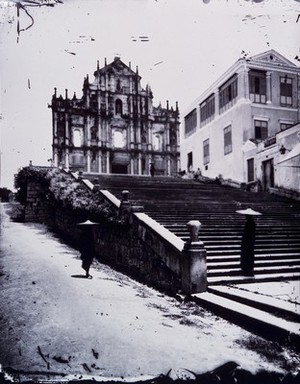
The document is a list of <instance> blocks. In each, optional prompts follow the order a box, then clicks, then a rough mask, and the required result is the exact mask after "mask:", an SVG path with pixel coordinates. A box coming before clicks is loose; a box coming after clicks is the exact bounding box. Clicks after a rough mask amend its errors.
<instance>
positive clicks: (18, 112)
mask: <svg viewBox="0 0 300 384" xmlns="http://www.w3.org/2000/svg"><path fill="white" fill-rule="evenodd" d="M35 1H37V0H35ZM40 1H41V0H40ZM51 1H54V0H51ZM21 3H22V4H24V5H25V2H22V1H21ZM26 9H27V12H28V13H29V14H30V16H31V17H32V18H33V21H34V24H33V25H32V27H30V28H29V29H27V30H26V31H22V32H21V33H20V36H19V38H18V34H17V23H18V21H19V28H20V29H21V30H22V29H26V28H27V27H28V26H29V25H30V24H31V23H32V19H31V17H30V16H29V15H28V14H26V12H25V11H24V10H23V9H20V14H19V17H17V7H16V0H15V1H4V0H0V75H1V136H0V139H1V141H0V145H1V147H0V151H1V181H0V186H2V187H8V188H13V175H14V174H15V173H16V172H17V170H18V169H19V168H21V167H23V166H26V165H28V164H29V160H32V162H33V164H35V165H48V164H49V162H48V161H47V160H48V159H49V158H51V156H52V150H51V144H52V120H51V109H49V108H48V103H50V102H51V97H52V94H53V89H54V87H57V89H58V93H61V94H63V95H64V94H65V89H66V88H67V89H68V90H69V95H70V96H72V95H73V92H74V91H75V92H76V94H77V97H80V96H81V92H82V84H83V78H84V76H86V74H89V76H90V80H93V72H94V71H95V70H96V66H97V60H99V61H100V67H102V66H103V65H104V58H105V57H106V58H107V61H108V63H109V62H111V61H112V60H113V59H114V57H115V56H120V57H121V59H122V60H123V62H124V63H125V64H128V63H129V62H131V65H132V68H134V69H135V68H136V66H138V68H139V74H140V75H141V77H142V86H143V87H145V86H146V84H147V83H148V84H149V85H150V86H151V88H152V91H153V94H154V105H157V104H158V103H159V102H161V103H162V105H163V106H165V104H166V100H169V101H170V105H171V106H172V105H173V106H175V101H178V102H179V109H180V111H181V112H184V110H185V109H186V108H187V107H188V105H189V104H191V103H192V102H193V101H194V99H196V98H197V97H198V96H199V95H200V94H201V93H202V92H203V91H204V90H205V89H206V88H207V87H208V86H209V85H210V84H211V83H212V82H213V81H214V80H216V79H217V78H218V77H219V76H220V75H221V74H222V73H223V72H224V71H225V70H226V69H227V68H228V67H230V66H231V65H232V64H233V63H234V62H235V61H236V60H238V59H239V58H240V57H241V56H242V51H245V52H246V53H247V54H249V55H250V56H251V55H255V54H258V53H261V52H264V51H267V50H269V49H275V50H277V51H278V52H279V53H281V54H282V55H284V56H285V57H287V58H288V59H289V60H291V61H292V62H293V63H295V64H297V65H298V64H299V61H297V59H295V58H296V57H297V56H299V57H300V49H299V41H300V33H299V27H300V2H299V0H63V4H57V5H55V6H54V7H46V6H42V7H27V8H26ZM140 36H147V38H146V39H144V40H148V41H141V39H140ZM182 119H183V114H182V115H181V120H182Z"/></svg>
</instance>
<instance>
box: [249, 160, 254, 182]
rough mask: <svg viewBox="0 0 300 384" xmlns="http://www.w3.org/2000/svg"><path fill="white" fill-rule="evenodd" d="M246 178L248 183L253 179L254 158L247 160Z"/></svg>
mask: <svg viewBox="0 0 300 384" xmlns="http://www.w3.org/2000/svg"><path fill="white" fill-rule="evenodd" d="M247 180H248V183H251V181H254V159H253V158H252V159H248V160H247Z"/></svg>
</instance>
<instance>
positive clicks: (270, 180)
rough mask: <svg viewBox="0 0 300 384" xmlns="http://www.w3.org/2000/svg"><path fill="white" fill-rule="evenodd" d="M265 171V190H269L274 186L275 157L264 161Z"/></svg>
mask: <svg viewBox="0 0 300 384" xmlns="http://www.w3.org/2000/svg"><path fill="white" fill-rule="evenodd" d="M262 167H263V169H262V171H263V190H264V191H268V190H269V188H272V187H274V164H273V159H270V160H266V161H264V162H263V163H262Z"/></svg>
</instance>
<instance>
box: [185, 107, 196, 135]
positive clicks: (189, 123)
mask: <svg viewBox="0 0 300 384" xmlns="http://www.w3.org/2000/svg"><path fill="white" fill-rule="evenodd" d="M196 127H197V110H196V109H194V110H193V111H192V112H190V113H189V114H188V115H186V116H185V118H184V128H185V135H186V136H188V135H190V134H191V133H193V132H194V131H195V130H196Z"/></svg>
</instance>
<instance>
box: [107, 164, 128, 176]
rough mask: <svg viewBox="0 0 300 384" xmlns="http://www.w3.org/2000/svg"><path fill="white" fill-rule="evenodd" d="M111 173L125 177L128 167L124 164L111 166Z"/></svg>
mask: <svg viewBox="0 0 300 384" xmlns="http://www.w3.org/2000/svg"><path fill="white" fill-rule="evenodd" d="M111 173H120V174H123V175H124V174H125V175H127V173H128V166H127V165H125V164H112V165H111Z"/></svg>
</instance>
